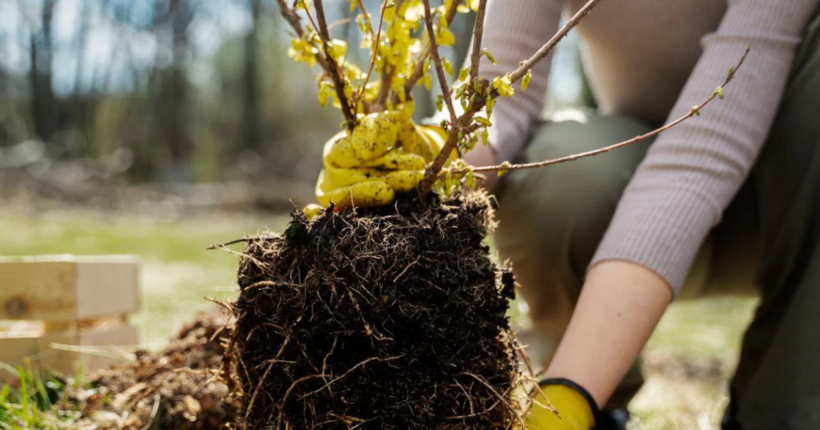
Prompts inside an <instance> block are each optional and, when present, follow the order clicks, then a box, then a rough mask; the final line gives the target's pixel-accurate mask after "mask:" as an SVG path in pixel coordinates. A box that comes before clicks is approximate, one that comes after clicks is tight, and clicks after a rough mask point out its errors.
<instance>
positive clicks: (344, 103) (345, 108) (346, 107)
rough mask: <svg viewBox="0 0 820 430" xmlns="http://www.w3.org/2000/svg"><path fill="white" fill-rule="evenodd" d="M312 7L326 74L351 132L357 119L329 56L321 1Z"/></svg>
mask: <svg viewBox="0 0 820 430" xmlns="http://www.w3.org/2000/svg"><path fill="white" fill-rule="evenodd" d="M314 5H315V6H316V20H317V21H319V35H320V36H321V38H322V45H323V47H324V50H325V60H326V61H327V63H328V70H327V72H328V74H329V75H330V79H332V80H333V87H334V89H335V90H336V97H337V98H338V99H339V103H340V104H341V107H342V114H343V115H344V117H345V120H346V121H347V127H348V129H350V130H353V127H355V126H356V124H358V119H357V118H356V112H354V111H353V110H352V109H351V108H350V102H349V101H348V100H347V96H346V95H345V81H344V79H343V78H342V70H341V67H339V65H338V64H337V63H336V60H334V59H333V56H331V55H330V48H329V43H330V41H331V40H332V39H331V38H330V31H329V30H328V28H327V19H326V18H325V8H324V4H323V0H314Z"/></svg>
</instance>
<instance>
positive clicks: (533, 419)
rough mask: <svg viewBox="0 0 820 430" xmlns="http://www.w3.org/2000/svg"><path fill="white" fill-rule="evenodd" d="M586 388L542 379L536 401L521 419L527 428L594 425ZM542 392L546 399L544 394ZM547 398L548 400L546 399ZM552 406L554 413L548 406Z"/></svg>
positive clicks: (568, 429) (580, 429) (578, 429)
mask: <svg viewBox="0 0 820 430" xmlns="http://www.w3.org/2000/svg"><path fill="white" fill-rule="evenodd" d="M582 392H584V393H586V390H584V389H583V388H581V387H580V386H578V385H577V384H574V383H572V382H571V381H566V380H560V379H555V380H546V381H544V382H542V383H541V392H540V393H539V394H538V395H537V396H536V398H535V401H536V403H535V404H534V405H533V407H532V409H531V410H530V412H529V414H527V417H526V418H525V421H526V423H527V430H590V429H592V428H594V427H595V415H596V413H595V411H597V409H598V408H597V406H595V405H594V401H593V400H592V398H591V397H589V395H588V394H582ZM545 395H546V398H544V396H545ZM547 399H549V401H547ZM550 404H551V405H552V406H553V407H554V408H555V409H556V410H557V411H558V415H556V414H555V413H554V412H553V411H552V410H550V409H549V408H548V405H550Z"/></svg>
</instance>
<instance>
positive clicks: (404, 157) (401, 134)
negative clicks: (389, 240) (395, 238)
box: [316, 112, 446, 209]
mask: <svg viewBox="0 0 820 430" xmlns="http://www.w3.org/2000/svg"><path fill="white" fill-rule="evenodd" d="M445 140H446V134H445V132H444V130H442V129H441V128H439V127H434V126H420V125H416V124H414V123H413V121H412V120H410V119H409V118H407V117H405V116H404V115H403V114H401V113H400V112H379V113H373V114H370V115H367V116H366V117H364V118H362V120H361V122H360V123H359V125H358V126H356V128H355V129H354V130H353V131H352V132H349V131H347V130H345V131H343V132H341V133H339V134H337V135H336V136H334V137H333V138H332V139H330V141H328V142H327V144H326V145H325V150H324V166H325V167H324V169H323V170H322V172H321V173H320V174H319V180H318V182H317V184H316V198H317V199H318V200H319V203H321V204H322V205H323V206H327V205H328V204H330V203H331V202H333V203H335V204H336V207H338V208H340V209H342V208H346V207H350V206H354V205H355V206H358V207H377V206H383V205H386V204H389V203H390V202H392V201H393V198H394V197H395V194H396V193H400V192H407V191H410V190H412V189H413V188H415V187H416V186H417V185H418V183H419V182H420V181H421V179H422V177H423V176H424V169H425V167H426V166H427V163H429V162H431V161H433V159H434V158H435V157H436V155H438V153H439V152H440V151H441V148H442V147H443V146H444V142H445Z"/></svg>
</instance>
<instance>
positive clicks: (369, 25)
mask: <svg viewBox="0 0 820 430" xmlns="http://www.w3.org/2000/svg"><path fill="white" fill-rule="evenodd" d="M357 3H358V4H359V9H361V10H362V15H363V16H364V20H365V22H366V23H367V28H368V30H370V35H371V36H375V35H374V34H373V23H372V22H370V15H369V14H368V13H367V9H365V7H364V2H363V1H362V0H357Z"/></svg>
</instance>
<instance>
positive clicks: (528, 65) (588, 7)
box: [510, 0, 601, 83]
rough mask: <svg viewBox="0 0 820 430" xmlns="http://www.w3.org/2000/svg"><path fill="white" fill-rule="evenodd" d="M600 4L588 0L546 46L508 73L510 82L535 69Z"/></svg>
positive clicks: (597, 0) (599, 0) (595, 0)
mask: <svg viewBox="0 0 820 430" xmlns="http://www.w3.org/2000/svg"><path fill="white" fill-rule="evenodd" d="M600 2H601V0H589V1H588V2H587V4H585V5H584V7H582V8H581V9H580V10H578V12H576V13H575V15H573V16H572V18H570V19H569V20H568V21H567V22H566V24H564V26H563V27H561V30H559V31H558V33H555V36H552V38H551V39H550V40H549V42H547V43H546V45H544V46H542V47H541V49H539V50H538V52H536V53H535V55H533V56H532V57H530V59H529V60H527V61H524V62H523V63H522V64H521V66H520V67H519V68H518V69H516V70H515V71H514V72H512V73H510V81H512V83H515V82H517V81H518V80H519V79H521V78H523V77H524V75H526V74H527V72H528V71H530V70H531V69H532V68H533V67H535V65H536V64H538V62H539V61H541V60H543V59H544V57H546V56H547V55H549V53H550V52H552V50H553V49H555V47H556V46H557V45H558V42H560V41H561V39H563V38H565V37H567V34H569V32H570V30H572V29H573V28H575V26H576V25H578V23H580V22H581V20H582V19H584V18H585V17H586V16H587V15H589V13H590V12H592V9H594V8H595V6H597V5H598V3H600Z"/></svg>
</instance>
